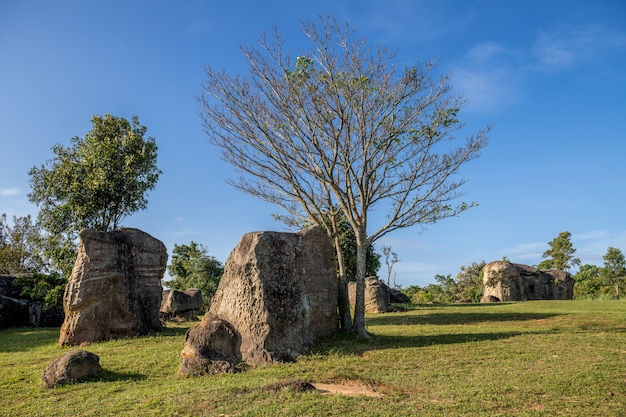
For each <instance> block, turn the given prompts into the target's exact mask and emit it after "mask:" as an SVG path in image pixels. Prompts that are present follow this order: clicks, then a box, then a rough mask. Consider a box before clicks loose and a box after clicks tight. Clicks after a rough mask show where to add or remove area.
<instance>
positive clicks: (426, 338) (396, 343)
mask: <svg viewBox="0 0 626 417" xmlns="http://www.w3.org/2000/svg"><path fill="white" fill-rule="evenodd" d="M548 333H554V331H552V330H547V331H541V332H518V331H508V332H491V333H447V334H437V335H423V336H390V335H372V338H371V339H369V340H363V339H358V338H356V337H355V336H353V335H351V334H342V335H339V336H337V337H336V338H335V339H334V340H333V341H331V342H329V343H328V344H325V345H321V346H319V349H318V350H317V353H320V354H330V353H339V354H344V355H358V356H361V355H362V354H363V353H365V352H368V351H373V350H383V349H400V348H419V347H426V346H434V345H452V344H457V343H471V342H485V341H490V340H504V339H509V338H511V337H516V336H521V335H526V334H548Z"/></svg>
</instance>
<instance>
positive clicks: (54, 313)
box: [0, 274, 63, 329]
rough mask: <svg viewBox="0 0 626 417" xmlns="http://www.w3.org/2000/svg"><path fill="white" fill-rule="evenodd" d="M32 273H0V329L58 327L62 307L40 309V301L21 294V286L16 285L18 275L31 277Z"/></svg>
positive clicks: (60, 320)
mask: <svg viewBox="0 0 626 417" xmlns="http://www.w3.org/2000/svg"><path fill="white" fill-rule="evenodd" d="M32 276H33V274H23V275H22V274H20V275H0V329H5V328H8V327H22V326H35V327H38V326H45V327H60V326H61V323H63V309H62V308H60V307H52V308H50V309H47V310H44V309H42V304H43V303H42V302H41V301H33V300H31V299H30V298H27V297H26V298H25V297H23V296H22V292H23V290H24V289H23V288H22V287H20V286H18V285H16V284H15V283H16V281H17V279H18V278H19V277H26V278H31V277H32Z"/></svg>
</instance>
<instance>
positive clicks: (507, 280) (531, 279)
mask: <svg viewBox="0 0 626 417" xmlns="http://www.w3.org/2000/svg"><path fill="white" fill-rule="evenodd" d="M573 289H574V279H573V278H572V276H571V274H569V273H568V272H566V271H560V270H555V269H537V268H534V267H532V266H528V265H522V264H514V263H511V262H508V261H495V262H491V263H489V264H487V265H485V267H484V269H483V298H482V300H481V302H483V303H485V302H494V301H526V300H571V299H572V296H573Z"/></svg>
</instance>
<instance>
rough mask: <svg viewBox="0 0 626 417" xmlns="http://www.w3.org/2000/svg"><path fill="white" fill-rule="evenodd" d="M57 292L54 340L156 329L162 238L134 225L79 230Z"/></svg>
mask: <svg viewBox="0 0 626 417" xmlns="http://www.w3.org/2000/svg"><path fill="white" fill-rule="evenodd" d="M79 236H80V246H79V249H78V257H77V259H76V263H75V264H74V269H73V271H72V276H71V277H70V279H69V282H68V284H67V287H66V289H65V295H64V297H63V307H64V309H65V321H64V322H63V325H62V326H61V333H60V337H59V345H61V346H63V345H80V344H82V343H88V342H94V341H98V340H106V339H114V338H121V337H127V336H134V335H140V334H145V333H149V332H151V331H158V330H161V329H162V325H161V322H160V320H159V309H160V306H161V293H162V290H163V288H162V286H161V279H162V278H163V274H164V272H165V266H166V263H167V251H166V249H165V245H163V243H162V242H161V241H159V240H157V239H155V238H153V237H152V236H150V235H148V234H147V233H144V232H142V231H141V230H137V229H120V230H114V231H112V232H98V231H95V230H83V231H82V232H80V234H79Z"/></svg>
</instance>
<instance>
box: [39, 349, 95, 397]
mask: <svg viewBox="0 0 626 417" xmlns="http://www.w3.org/2000/svg"><path fill="white" fill-rule="evenodd" d="M101 373H102V367H101V366H100V358H99V357H98V355H96V354H94V353H91V352H87V351H85V350H72V351H70V352H67V353H66V354H65V355H63V356H60V357H58V358H56V359H55V360H54V361H52V363H51V364H50V365H48V367H47V368H46V370H45V371H44V373H43V376H42V378H41V386H42V387H44V388H52V387H54V386H57V385H63V384H67V383H70V382H79V381H83V380H85V379H87V378H92V377H98V376H100V374H101Z"/></svg>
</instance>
